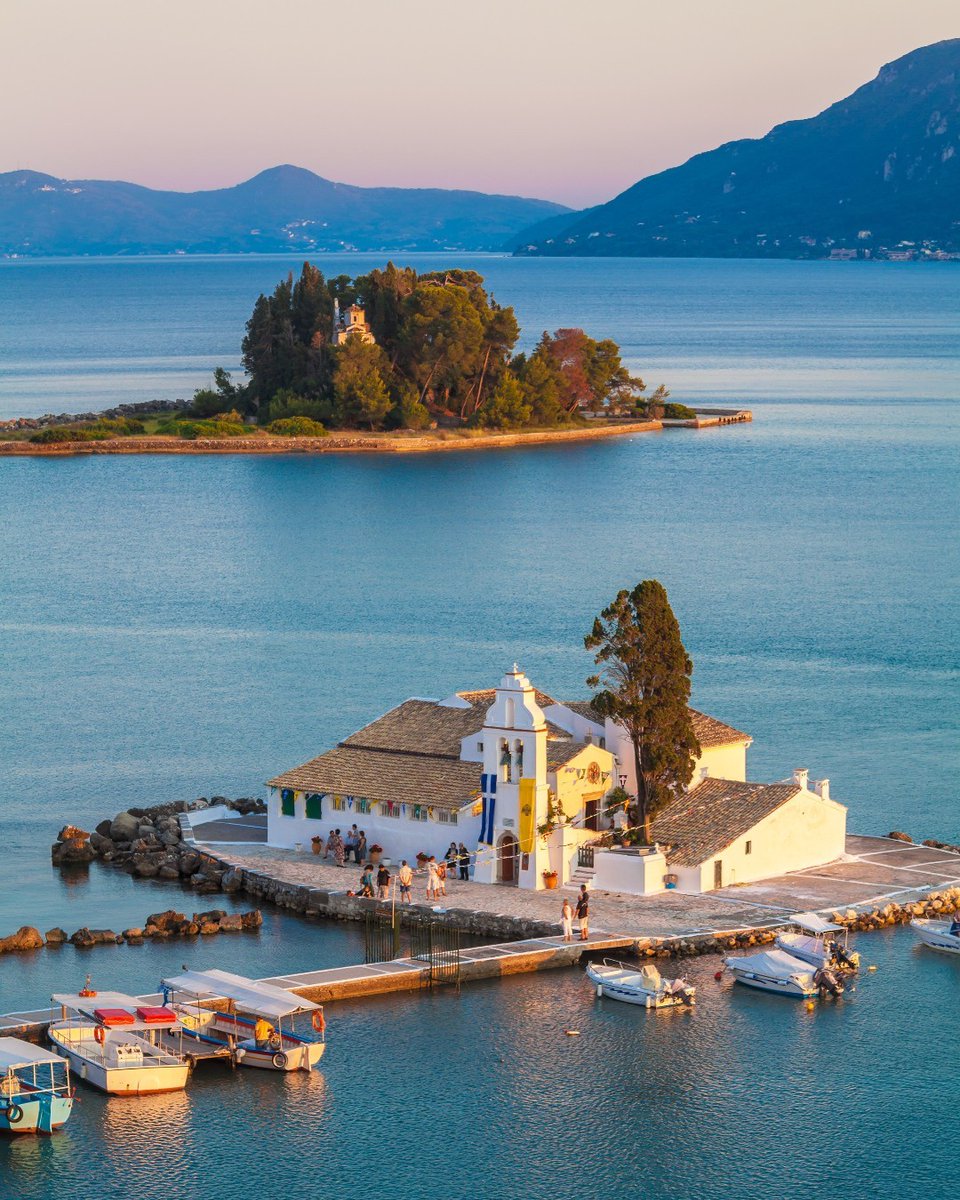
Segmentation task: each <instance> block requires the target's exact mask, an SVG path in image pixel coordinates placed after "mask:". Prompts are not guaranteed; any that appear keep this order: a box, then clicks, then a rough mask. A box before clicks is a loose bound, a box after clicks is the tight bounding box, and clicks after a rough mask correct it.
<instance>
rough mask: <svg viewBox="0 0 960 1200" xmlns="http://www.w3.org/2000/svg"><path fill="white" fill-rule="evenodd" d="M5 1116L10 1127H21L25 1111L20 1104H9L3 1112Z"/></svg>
mask: <svg viewBox="0 0 960 1200" xmlns="http://www.w3.org/2000/svg"><path fill="white" fill-rule="evenodd" d="M3 1115H4V1116H5V1117H6V1118H7V1122H8V1123H9V1124H10V1125H19V1124H20V1122H21V1121H22V1120H23V1109H22V1108H21V1107H20V1105H19V1104H8V1105H7V1107H6V1108H5V1109H4V1111H3Z"/></svg>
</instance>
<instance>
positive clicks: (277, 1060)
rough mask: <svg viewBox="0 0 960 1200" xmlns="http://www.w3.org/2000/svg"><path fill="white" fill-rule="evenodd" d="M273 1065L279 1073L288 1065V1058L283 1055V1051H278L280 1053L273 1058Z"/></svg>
mask: <svg viewBox="0 0 960 1200" xmlns="http://www.w3.org/2000/svg"><path fill="white" fill-rule="evenodd" d="M273 1065H274V1066H275V1067H276V1068H277V1070H278V1071H282V1070H283V1069H284V1067H285V1066H286V1065H287V1056H286V1055H285V1054H284V1053H283V1051H282V1050H280V1051H278V1053H276V1054H275V1055H274V1056H273Z"/></svg>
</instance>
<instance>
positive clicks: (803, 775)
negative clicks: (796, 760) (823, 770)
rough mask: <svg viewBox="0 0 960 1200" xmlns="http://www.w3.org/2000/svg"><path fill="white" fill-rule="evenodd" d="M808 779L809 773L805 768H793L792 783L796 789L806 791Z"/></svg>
mask: <svg viewBox="0 0 960 1200" xmlns="http://www.w3.org/2000/svg"><path fill="white" fill-rule="evenodd" d="M809 778H810V771H809V770H808V768H807V767H795V768H794V771H793V782H794V783H795V784H796V785H797V787H799V788H803V790H804V791H806V790H807V781H808V780H809Z"/></svg>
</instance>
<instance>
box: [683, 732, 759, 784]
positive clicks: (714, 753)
mask: <svg viewBox="0 0 960 1200" xmlns="http://www.w3.org/2000/svg"><path fill="white" fill-rule="evenodd" d="M704 771H706V772H707V776H709V778H711V779H735V780H739V781H740V782H743V781H744V780H745V779H746V778H747V743H746V742H734V743H733V744H731V745H729V746H707V747H706V748H705V749H704V751H703V753H702V754H701V755H700V757H699V758H698V759H697V761H696V762H695V763H694V767H693V778H692V779H691V781H690V786H691V787H693V786H694V784H696V783H699V782H700V780H701V779H703V778H704V774H703V772H704Z"/></svg>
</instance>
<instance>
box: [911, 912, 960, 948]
mask: <svg viewBox="0 0 960 1200" xmlns="http://www.w3.org/2000/svg"><path fill="white" fill-rule="evenodd" d="M952 924H953V922H952V921H934V920H931V919H929V918H924V917H917V918H916V919H915V920H913V921H911V922H910V928H911V929H912V930H913V932H914V933H915V934H916V935H917V937H918V938H919V939H920V941H921V942H923V944H924V945H925V946H929V947H930V949H931V950H942V951H943V952H944V953H945V954H960V935H958V934H956V933H951V932H950V926H951V925H952Z"/></svg>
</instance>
